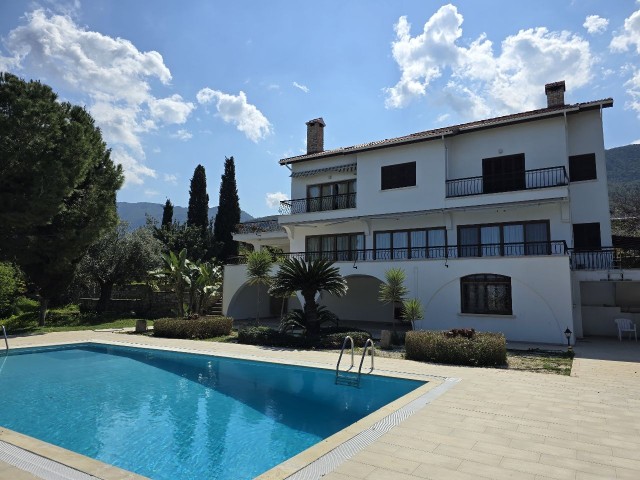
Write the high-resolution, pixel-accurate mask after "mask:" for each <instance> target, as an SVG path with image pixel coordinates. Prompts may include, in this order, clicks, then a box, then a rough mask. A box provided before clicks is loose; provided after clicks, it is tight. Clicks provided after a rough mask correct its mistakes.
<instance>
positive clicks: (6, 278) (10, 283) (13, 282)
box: [0, 262, 24, 318]
mask: <svg viewBox="0 0 640 480" xmlns="http://www.w3.org/2000/svg"><path fill="white" fill-rule="evenodd" d="M23 288H24V284H23V282H22V279H21V277H20V272H19V271H18V270H16V269H15V268H14V267H13V265H11V264H10V263H6V262H0V318H6V317H10V316H11V315H13V314H14V313H16V308H15V303H16V300H17V298H18V295H19V294H20V292H21V291H22V290H23Z"/></svg>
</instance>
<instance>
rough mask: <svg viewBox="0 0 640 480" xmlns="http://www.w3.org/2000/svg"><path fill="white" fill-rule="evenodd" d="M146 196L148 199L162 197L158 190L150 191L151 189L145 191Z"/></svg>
mask: <svg viewBox="0 0 640 480" xmlns="http://www.w3.org/2000/svg"><path fill="white" fill-rule="evenodd" d="M144 194H145V195H146V196H147V197H157V196H158V195H160V192H158V191H157V190H150V189H149V190H145V191H144Z"/></svg>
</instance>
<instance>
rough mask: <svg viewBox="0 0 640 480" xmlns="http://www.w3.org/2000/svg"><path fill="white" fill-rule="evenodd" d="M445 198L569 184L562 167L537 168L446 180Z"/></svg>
mask: <svg viewBox="0 0 640 480" xmlns="http://www.w3.org/2000/svg"><path fill="white" fill-rule="evenodd" d="M446 183H447V193H446V195H447V198H455V197H467V196H470V195H483V194H486V193H499V192H515V191H522V190H535V189H539V188H548V187H558V186H564V185H568V184H569V178H568V177H567V172H566V170H565V168H564V166H561V167H549V168H537V169H534V170H525V171H523V172H517V173H507V174H504V175H491V176H480V177H468V178H457V179H454V180H447V182H446Z"/></svg>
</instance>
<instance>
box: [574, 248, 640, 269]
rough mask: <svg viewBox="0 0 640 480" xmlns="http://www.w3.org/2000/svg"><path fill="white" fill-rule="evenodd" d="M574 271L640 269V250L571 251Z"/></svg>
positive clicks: (603, 249)
mask: <svg viewBox="0 0 640 480" xmlns="http://www.w3.org/2000/svg"><path fill="white" fill-rule="evenodd" d="M571 269H572V270H630V269H640V249H638V248H602V249H600V250H589V251H575V250H573V251H571Z"/></svg>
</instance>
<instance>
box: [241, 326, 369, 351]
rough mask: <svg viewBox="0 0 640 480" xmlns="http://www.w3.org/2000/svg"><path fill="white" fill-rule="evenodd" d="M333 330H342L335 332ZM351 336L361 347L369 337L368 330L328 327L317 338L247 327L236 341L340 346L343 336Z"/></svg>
mask: <svg viewBox="0 0 640 480" xmlns="http://www.w3.org/2000/svg"><path fill="white" fill-rule="evenodd" d="M335 330H343V331H340V332H335ZM347 335H349V336H350V337H351V338H353V343H354V344H355V346H356V347H363V346H364V343H365V342H366V341H367V339H368V338H369V337H370V335H369V333H368V332H364V331H349V330H348V329H338V328H335V327H334V328H330V329H326V330H323V331H322V332H321V336H320V338H319V339H312V338H307V337H304V336H298V335H291V334H288V333H284V332H281V331H278V330H274V329H273V328H269V327H247V328H243V329H241V330H240V331H239V332H238V343H244V344H246V345H262V346H266V347H288V348H312V347H313V348H341V347H342V342H343V341H344V338H345V337H346V336H347Z"/></svg>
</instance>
